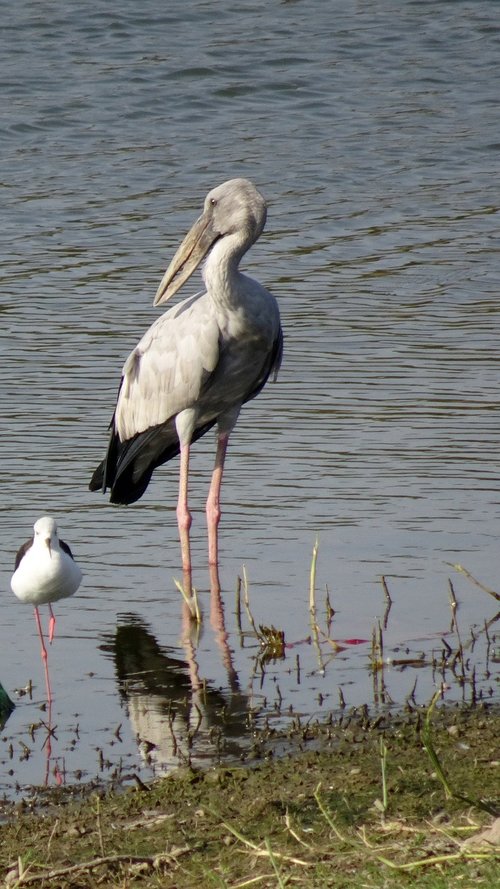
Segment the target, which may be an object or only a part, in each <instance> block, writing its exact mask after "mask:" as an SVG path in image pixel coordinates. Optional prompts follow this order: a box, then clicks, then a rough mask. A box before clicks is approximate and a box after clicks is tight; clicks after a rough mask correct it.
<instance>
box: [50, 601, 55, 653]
mask: <svg viewBox="0 0 500 889" xmlns="http://www.w3.org/2000/svg"><path fill="white" fill-rule="evenodd" d="M49 611H50V620H49V642H50V644H51V645H52V640H53V638H54V630H55V628H56V617H55V614H54V612H53V611H52V605H51V604H50V602H49Z"/></svg>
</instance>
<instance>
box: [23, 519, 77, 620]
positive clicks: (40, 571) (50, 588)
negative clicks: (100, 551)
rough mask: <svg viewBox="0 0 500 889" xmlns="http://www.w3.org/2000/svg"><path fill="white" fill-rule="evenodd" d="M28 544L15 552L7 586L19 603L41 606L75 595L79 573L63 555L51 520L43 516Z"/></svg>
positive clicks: (54, 525)
mask: <svg viewBox="0 0 500 889" xmlns="http://www.w3.org/2000/svg"><path fill="white" fill-rule="evenodd" d="M34 532H35V533H34V536H33V540H32V541H28V542H27V543H26V544H24V546H23V547H21V549H20V550H19V553H18V560H17V563H16V564H17V567H16V570H15V572H14V574H13V575H12V579H11V582H10V585H11V589H12V592H13V593H14V594H15V595H16V596H17V598H18V599H19V600H20V601H21V602H28V603H30V604H31V605H34V606H38V605H44V604H46V603H47V602H57V601H58V599H65V598H67V597H68V596H72V595H73V594H74V593H76V591H77V589H78V587H79V586H80V583H81V579H82V572H81V570H80V568H79V566H78V565H77V564H76V562H75V560H74V559H73V558H72V557H71V555H70V554H69V553H67V552H66V551H65V549H64V548H63V546H62V545H61V541H60V540H59V537H58V535H57V525H56V523H55V521H54V519H52V518H50V517H49V516H44V517H43V518H41V519H39V520H38V521H37V522H36V523H35V526H34Z"/></svg>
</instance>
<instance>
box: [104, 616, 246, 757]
mask: <svg viewBox="0 0 500 889" xmlns="http://www.w3.org/2000/svg"><path fill="white" fill-rule="evenodd" d="M121 620H122V621H123V623H121V624H119V625H118V626H117V628H116V631H115V633H114V635H113V636H108V637H106V639H105V642H104V644H102V645H101V646H100V649H101V650H102V651H104V652H106V653H107V654H108V655H109V656H111V657H112V658H113V661H114V665H115V670H116V679H117V685H118V692H119V695H120V699H121V702H122V704H123V705H124V707H125V708H126V712H127V715H128V718H129V720H130V725H131V728H132V731H133V734H134V737H135V738H136V741H137V745H138V749H139V751H140V753H141V756H142V758H143V760H144V762H145V764H147V765H148V766H149V767H150V768H153V769H154V772H155V774H165V773H166V772H168V771H170V770H171V769H172V768H174V767H176V766H178V765H181V764H185V765H193V764H196V763H198V764H199V763H200V762H203V761H204V762H205V763H212V762H214V761H218V760H219V759H220V758H221V757H222V756H224V758H230V759H231V758H235V757H238V756H239V755H240V754H241V753H242V750H243V747H242V740H243V739H244V738H245V736H246V735H247V733H248V719H247V707H248V699H247V697H246V695H245V694H243V693H242V692H241V691H240V688H239V682H238V678H237V676H236V674H235V673H234V671H230V673H229V675H228V685H227V687H226V688H225V689H224V690H223V689H219V688H216V687H214V686H213V685H212V684H211V683H210V682H207V681H206V680H205V679H204V678H203V677H202V676H201V675H200V670H199V666H198V663H197V660H196V643H195V641H193V640H192V639H191V635H192V634H191V633H190V632H189V629H190V628H189V626H186V627H185V630H186V631H187V632H186V634H185V639H184V646H183V647H184V658H181V657H180V656H179V652H178V651H176V650H175V649H170V648H163V647H162V646H160V645H159V644H158V641H157V639H156V638H155V635H154V634H153V633H152V631H151V629H150V628H148V626H147V624H146V623H145V622H144V621H143V620H142V618H141V617H140V616H138V615H136V614H126V615H122V616H121Z"/></svg>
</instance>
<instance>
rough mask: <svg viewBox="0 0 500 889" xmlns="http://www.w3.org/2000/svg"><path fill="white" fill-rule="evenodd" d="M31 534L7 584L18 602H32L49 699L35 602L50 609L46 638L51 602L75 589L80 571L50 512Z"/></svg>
mask: <svg viewBox="0 0 500 889" xmlns="http://www.w3.org/2000/svg"><path fill="white" fill-rule="evenodd" d="M33 531H34V534H33V537H32V538H31V539H30V540H27V541H26V543H23V545H22V546H21V548H20V549H19V550H18V553H17V555H16V563H15V571H14V574H13V575H12V578H11V581H10V586H11V589H12V592H13V593H14V594H15V595H16V596H17V598H18V599H19V600H20V601H21V602H28V603H29V604H30V605H33V606H34V609H35V620H36V625H37V628H38V635H39V636H40V642H41V646H42V652H41V653H42V660H43V663H44V667H45V681H46V684H47V695H48V698H49V701H50V700H51V699H52V694H51V689H50V680H49V673H48V665H47V649H46V647H45V642H44V639H43V632H42V624H41V621H40V613H39V611H38V606H39V605H48V606H49V611H50V621H49V642H52V639H53V638H54V629H55V625H56V619H55V616H54V612H53V610H52V602H57V601H58V600H59V599H66V598H67V597H68V596H72V595H73V594H74V593H76V591H77V589H78V587H79V586H80V583H81V580H82V572H81V571H80V568H79V567H78V565H77V564H76V562H75V560H74V558H73V554H72V552H71V550H70V548H69V546H68V544H67V543H65V542H64V540H61V539H60V538H59V537H58V534H57V525H56V523H55V521H54V519H52V518H50V516H43V517H42V518H41V519H38V521H37V522H35V524H34V526H33Z"/></svg>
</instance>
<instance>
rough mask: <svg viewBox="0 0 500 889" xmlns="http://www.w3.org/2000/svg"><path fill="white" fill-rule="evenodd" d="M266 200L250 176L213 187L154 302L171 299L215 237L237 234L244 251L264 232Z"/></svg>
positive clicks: (159, 303)
mask: <svg viewBox="0 0 500 889" xmlns="http://www.w3.org/2000/svg"><path fill="white" fill-rule="evenodd" d="M266 215H267V209H266V203H265V201H264V198H263V197H262V195H261V194H260V192H258V191H257V189H256V188H255V185H253V184H252V182H250V181H249V180H248V179H229V180H228V181H227V182H223V183H222V185H218V186H217V187H216V188H213V189H212V191H210V192H209V193H208V194H207V196H206V198H205V204H204V209H203V213H202V215H201V216H200V217H199V219H197V220H196V222H195V224H194V225H193V227H192V228H191V229H190V231H189V232H188V234H187V235H186V237H185V238H184V240H183V242H182V244H181V246H180V247H179V249H178V250H177V252H176V254H175V256H174V258H173V259H172V262H171V263H170V265H169V267H168V269H167V271H166V272H165V274H164V276H163V278H162V281H161V283H160V286H159V287H158V290H157V292H156V296H155V300H154V305H155V306H158V305H161V303H164V302H166V301H167V300H168V299H170V297H171V296H173V295H174V293H176V292H177V290H179V288H180V287H182V285H183V284H184V283H185V282H186V281H187V279H188V278H189V277H190V276H191V275H192V274H193V272H194V270H195V269H196V268H197V267H198V266H199V265H200V263H201V261H202V260H203V259H204V258H205V256H206V255H207V253H208V252H209V250H210V249H211V248H212V247H213V245H214V244H215V243H216V241H219V240H220V239H221V238H224V237H227V236H229V235H237V236H238V239H239V242H240V246H241V254H242V253H244V252H245V250H248V248H249V247H251V245H252V244H254V243H255V241H256V240H257V238H258V237H259V236H260V235H261V233H262V230H263V228H264V225H265V223H266Z"/></svg>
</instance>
